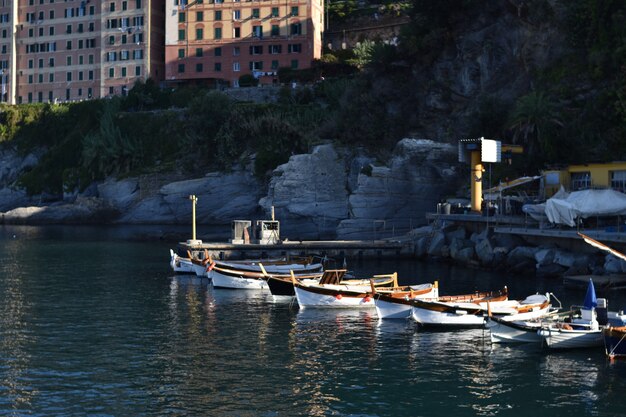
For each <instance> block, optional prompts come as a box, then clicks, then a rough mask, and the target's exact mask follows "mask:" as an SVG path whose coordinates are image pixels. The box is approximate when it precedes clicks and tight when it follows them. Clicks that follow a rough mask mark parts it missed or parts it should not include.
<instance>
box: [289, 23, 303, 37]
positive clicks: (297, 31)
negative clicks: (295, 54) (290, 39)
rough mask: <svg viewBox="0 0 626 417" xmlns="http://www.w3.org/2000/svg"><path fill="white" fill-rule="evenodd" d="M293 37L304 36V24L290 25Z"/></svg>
mask: <svg viewBox="0 0 626 417" xmlns="http://www.w3.org/2000/svg"><path fill="white" fill-rule="evenodd" d="M290 28H291V31H290V33H291V34H292V35H302V23H292V24H291V25H290Z"/></svg>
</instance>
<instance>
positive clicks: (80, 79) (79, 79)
mask: <svg viewBox="0 0 626 417" xmlns="http://www.w3.org/2000/svg"><path fill="white" fill-rule="evenodd" d="M82 80H83V72H82V71H78V81H82Z"/></svg>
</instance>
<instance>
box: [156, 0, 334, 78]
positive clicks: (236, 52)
mask: <svg viewBox="0 0 626 417" xmlns="http://www.w3.org/2000/svg"><path fill="white" fill-rule="evenodd" d="M323 10H324V6H323V1H322V0H262V1H259V0H243V1H242V0H210V1H209V0H194V1H191V2H189V3H186V2H185V1H184V0H167V4H166V13H165V15H166V18H165V27H166V31H165V32H166V37H165V79H166V82H167V83H168V84H178V83H190V82H192V83H199V84H209V85H210V84H216V83H224V84H228V85H230V86H238V82H239V77H240V76H241V75H243V74H252V75H254V76H255V77H256V78H258V79H259V80H260V82H261V83H263V84H271V83H272V82H274V81H276V80H277V71H278V69H279V68H284V67H286V68H292V69H305V68H310V67H311V63H312V61H313V60H314V59H319V58H320V56H321V53H322V32H323V27H324V13H323Z"/></svg>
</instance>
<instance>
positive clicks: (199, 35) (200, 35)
mask: <svg viewBox="0 0 626 417" xmlns="http://www.w3.org/2000/svg"><path fill="white" fill-rule="evenodd" d="M202 39H204V29H202V28H197V29H196V40H197V41H201V40H202Z"/></svg>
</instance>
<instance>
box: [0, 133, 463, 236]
mask: <svg viewBox="0 0 626 417" xmlns="http://www.w3.org/2000/svg"><path fill="white" fill-rule="evenodd" d="M22 164H23V161H20V160H19V158H17V159H15V160H14V162H13V166H14V167H19V166H22ZM16 169H18V168H16ZM18 170H19V169H18ZM163 181H164V178H161V182H163ZM458 181H459V176H458V167H457V163H456V149H455V148H454V147H453V146H451V145H448V144H443V143H438V142H435V141H431V140H425V139H420V140H416V139H403V140H401V141H400V142H399V143H398V144H397V146H396V149H395V151H394V153H393V155H392V157H391V159H390V160H389V161H388V162H387V163H386V164H381V163H377V162H375V158H373V157H372V156H368V155H367V154H366V153H365V152H364V151H352V150H349V149H339V148H336V147H335V146H334V145H332V144H326V145H320V146H317V147H316V148H314V149H313V151H312V152H311V153H310V154H303V155H293V156H292V157H291V158H290V159H289V162H287V163H286V164H284V165H281V166H279V167H278V168H276V169H275V170H274V172H273V173H272V176H271V179H270V181H269V186H265V185H264V184H262V183H261V182H260V181H259V180H258V179H257V178H256V177H254V175H253V174H252V169H251V168H247V169H239V170H235V171H232V172H228V173H216V172H213V173H209V174H207V175H205V176H204V177H202V178H193V179H185V180H179V181H172V182H166V183H164V184H162V185H160V186H159V187H154V185H152V186H151V185H150V184H149V183H148V182H147V181H145V179H144V180H143V181H142V179H141V178H126V179H121V180H116V179H114V178H110V179H108V180H107V181H105V182H103V183H99V184H94V186H91V187H88V189H87V190H88V191H87V192H86V193H84V194H81V195H78V196H77V197H76V198H75V199H72V201H71V202H70V201H57V202H53V203H43V202H41V199H39V200H37V199H29V198H28V197H26V195H25V193H23V192H21V191H19V190H13V189H11V188H10V187H4V188H3V189H0V207H3V208H4V213H2V220H3V221H4V222H5V223H36V224H45V223H99V222H105V223H106V222H111V223H125V224H189V223H190V221H191V209H190V207H191V206H190V204H191V203H190V202H189V195H192V194H194V195H196V196H197V197H198V204H197V206H196V221H197V223H198V224H207V225H216V224H220V225H228V224H230V222H231V221H232V220H235V219H244V220H245V219H250V220H253V219H261V218H268V217H269V216H270V213H271V207H272V206H273V207H274V208H275V213H276V216H277V218H278V219H279V220H281V228H282V235H283V237H286V238H289V239H292V240H293V239H334V238H339V239H355V238H372V237H376V238H382V237H388V236H391V235H398V234H400V233H405V232H407V231H408V230H409V229H410V228H411V227H413V226H417V225H420V224H423V223H425V217H424V214H425V213H426V212H427V211H433V210H434V209H435V207H436V204H437V202H438V201H440V200H441V199H442V198H443V197H446V196H449V195H450V194H451V193H453V191H454V190H455V189H457V188H458Z"/></svg>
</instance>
